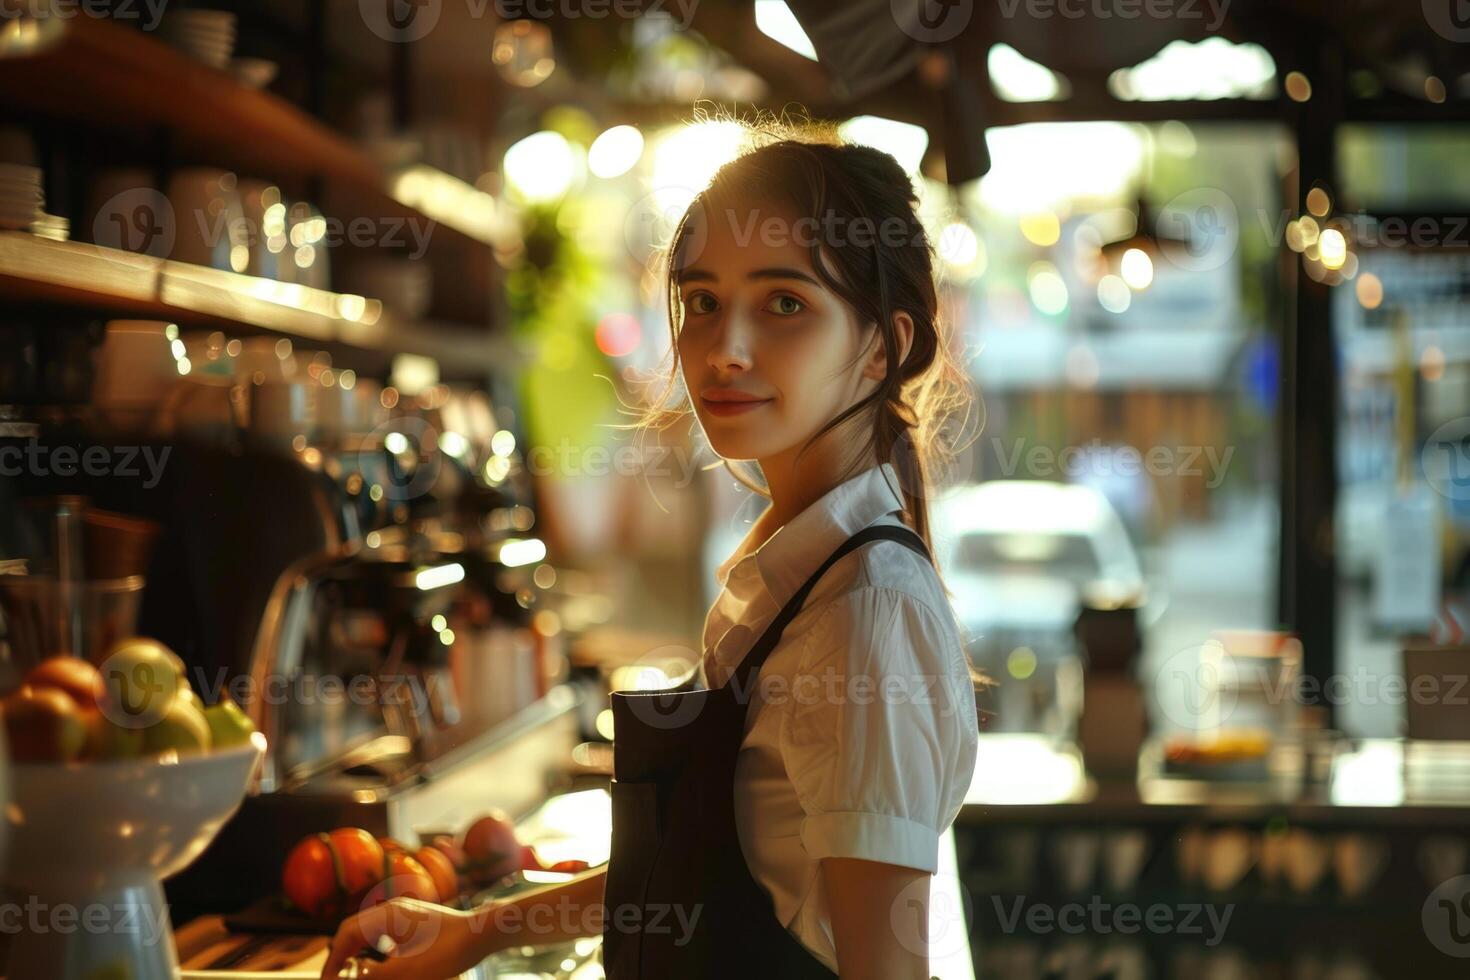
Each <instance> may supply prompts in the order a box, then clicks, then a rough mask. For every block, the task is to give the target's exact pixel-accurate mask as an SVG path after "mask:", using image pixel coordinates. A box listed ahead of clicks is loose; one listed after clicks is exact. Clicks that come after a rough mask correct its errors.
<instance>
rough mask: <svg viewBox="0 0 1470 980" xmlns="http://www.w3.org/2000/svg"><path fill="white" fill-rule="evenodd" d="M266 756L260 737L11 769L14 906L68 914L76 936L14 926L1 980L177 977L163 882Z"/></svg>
mask: <svg viewBox="0 0 1470 980" xmlns="http://www.w3.org/2000/svg"><path fill="white" fill-rule="evenodd" d="M264 751H265V738H264V736H262V735H259V734H256V735H254V736H252V738H251V741H250V742H248V743H246V744H244V745H239V746H233V747H230V748H226V749H221V750H219V751H212V752H205V753H200V754H186V755H182V756H178V755H164V756H150V757H145V758H141V759H125V760H119V761H112V762H86V763H72V764H60V763H53V764H45V763H34V764H27V765H12V766H11V767H10V774H11V798H10V804H9V806H8V807H6V810H5V813H6V824H7V826H8V831H9V834H10V848H9V860H8V861H7V866H6V869H5V884H6V887H7V888H8V889H9V890H10V893H11V897H12V899H13V900H25V901H31V900H34V901H35V902H36V903H37V905H38V906H39V907H41V908H42V909H44V910H58V909H69V910H70V912H69V913H68V914H70V915H71V916H72V920H71V921H72V925H73V926H74V928H70V929H67V930H62V929H61V928H56V929H49V930H42V931H35V932H32V931H29V929H28V926H29V923H28V922H22V923H21V927H22V928H21V931H20V932H18V933H16V934H15V935H14V937H13V938H12V941H11V947H10V958H9V962H8V963H7V964H6V971H5V976H6V978H7V980H85V978H91V977H114V976H115V977H123V976H127V977H138V978H143V977H149V978H175V977H178V976H179V963H178V957H177V954H176V953H175V951H174V940H173V929H172V928H171V926H170V924H169V919H168V906H167V904H166V903H165V901H164V896H163V889H162V887H161V886H160V884H159V882H160V880H161V879H163V878H167V877H169V876H170V875H174V874H177V873H178V872H179V871H182V870H183V869H184V868H185V867H187V866H188V865H189V863H190V862H192V861H193V860H194V859H195V858H197V857H198V856H199V855H200V854H201V853H203V851H204V849H205V848H206V847H208V846H209V843H210V841H212V840H214V837H215V835H216V834H217V833H219V830H220V828H221V827H223V826H224V825H225V822H226V821H227V820H229V819H230V817H231V816H233V815H234V813H235V811H236V810H237V809H239V807H240V803H241V801H242V800H243V799H244V798H245V792H246V789H247V788H248V787H249V785H250V782H251V779H252V778H253V775H254V773H255V768H256V766H257V765H259V763H260V759H261V756H262V755H263V754H264ZM22 896H23V899H22V898H21V897H22ZM88 910H98V911H91V912H89V911H88ZM89 915H90V918H89V917H88V916H89ZM42 921H47V920H42Z"/></svg>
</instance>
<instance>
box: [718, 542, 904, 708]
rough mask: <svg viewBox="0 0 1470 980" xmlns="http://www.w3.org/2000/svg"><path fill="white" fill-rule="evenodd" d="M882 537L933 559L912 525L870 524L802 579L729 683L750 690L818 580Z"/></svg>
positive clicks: (741, 689)
mask: <svg viewBox="0 0 1470 980" xmlns="http://www.w3.org/2000/svg"><path fill="white" fill-rule="evenodd" d="M878 540H887V541H897V542H898V543H899V544H902V545H905V546H907V547H908V548H910V549H911V550H913V551H915V552H917V553H918V554H920V555H922V556H923V558H924V560H925V561H929V560H931V559H930V557H929V549H928V548H926V547H925V546H924V539H923V538H921V537H919V536H918V534H916V533H915V532H914V531H913V529H912V528H909V527H905V526H901V525H897V524H870V525H868V526H867V527H865V528H863V529H862V530H861V531H858V532H857V533H856V534H854V535H853V536H852V537H850V538H848V539H847V540H846V541H844V542H843V543H842V544H841V545H839V546H838V548H837V550H836V551H834V552H832V554H831V556H830V557H828V558H827V560H826V561H824V562H822V565H821V567H820V568H818V569H817V570H816V571H815V572H812V574H811V575H810V576H809V577H808V578H807V580H806V581H805V582H804V583H802V586H801V588H799V589H797V590H796V592H795V593H794V594H793V595H792V596H791V598H790V599H787V600H786V604H785V605H784V606H782V607H781V611H780V612H778V613H777V614H776V618H775V619H773V620H771V623H770V625H769V626H767V627H766V628H765V631H764V632H763V633H761V636H760V639H758V640H756V641H755V646H753V647H751V648H750V652H749V653H747V654H746V655H745V659H744V660H742V661H741V662H740V666H739V667H737V668H736V669H735V673H734V674H733V675H731V677H730V680H729V681H727V683H730V682H734V683H736V684H737V685H738V686H737V687H735V688H734V690H735V691H736V692H744V691H749V690H750V679H751V678H752V677H753V676H755V674H756V673H757V672H758V671H759V670H760V669H761V666H762V665H763V664H764V663H765V662H766V657H768V656H770V653H771V651H772V650H774V649H775V648H776V644H778V643H779V642H781V634H782V633H783V632H784V631H785V629H786V625H787V624H788V623H790V622H791V621H792V620H793V619H795V618H796V614H797V613H799V612H800V611H801V607H802V605H803V604H805V602H806V597H807V596H808V595H809V594H810V593H811V591H812V589H813V588H814V587H815V586H816V584H817V581H818V580H819V579H820V578H821V577H822V576H823V575H824V574H826V572H827V569H829V568H831V567H832V566H833V565H835V564H837V562H838V561H839V560H840V559H841V558H842V557H843V556H844V555H846V554H847V553H848V552H851V551H856V550H857V549H858V548H861V547H862V546H863V545H865V544H867V543H868V542H869V541H878Z"/></svg>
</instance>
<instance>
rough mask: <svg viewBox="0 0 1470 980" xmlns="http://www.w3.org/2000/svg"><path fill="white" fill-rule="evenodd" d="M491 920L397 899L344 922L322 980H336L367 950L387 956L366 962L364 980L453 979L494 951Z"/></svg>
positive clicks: (440, 906)
mask: <svg viewBox="0 0 1470 980" xmlns="http://www.w3.org/2000/svg"><path fill="white" fill-rule="evenodd" d="M487 921H488V919H487V918H485V917H482V916H479V915H477V913H475V912H461V911H458V910H457V909H450V908H445V907H444V906H442V905H434V904H432V903H430V902H421V901H419V900H417V899H413V898H395V899H392V900H391V901H388V902H384V903H383V904H382V905H376V906H374V907H373V908H370V909H367V910H366V911H364V912H360V913H358V914H357V915H354V916H352V917H351V918H349V919H347V920H345V921H344V922H343V923H342V925H341V926H339V927H338V928H337V935H336V936H335V937H334V938H333V939H332V951H331V953H329V954H328V956H327V962H326V965H325V966H323V967H322V978H323V980H337V978H338V976H340V974H341V972H342V970H343V968H344V967H346V966H347V961H348V960H349V959H350V958H351V957H354V956H357V955H359V954H361V953H362V951H363V950H364V949H365V948H367V949H376V950H378V951H380V952H382V953H385V954H387V957H388V958H387V960H385V961H384V962H382V963H378V962H376V961H373V960H370V959H367V958H366V957H364V958H363V959H362V961H361V963H362V968H361V969H360V971H359V973H358V976H360V977H363V978H364V980H368V978H372V980H452V978H455V977H458V976H459V975H460V974H461V973H464V972H465V971H467V970H470V969H473V968H474V967H475V966H476V965H477V964H479V963H480V961H482V960H483V959H484V958H485V957H486V956H488V955H489V954H490V952H492V951H493V946H492V941H493V937H491V936H486V935H484V933H485V932H486V922H487Z"/></svg>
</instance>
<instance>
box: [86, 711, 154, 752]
mask: <svg viewBox="0 0 1470 980" xmlns="http://www.w3.org/2000/svg"><path fill="white" fill-rule="evenodd" d="M83 718H84V720H85V721H86V724H87V747H86V749H85V750H84V751H83V753H82V756H83V758H86V759H134V758H137V757H138V756H140V755H142V754H143V730H142V729H141V728H125V727H123V726H122V725H119V724H118V723H117V722H115V721H113V720H112V719H111V718H109V717H107V715H105V714H103V713H102V711H101V710H100V709H97V708H93V709H92V710H90V711H85V712H83Z"/></svg>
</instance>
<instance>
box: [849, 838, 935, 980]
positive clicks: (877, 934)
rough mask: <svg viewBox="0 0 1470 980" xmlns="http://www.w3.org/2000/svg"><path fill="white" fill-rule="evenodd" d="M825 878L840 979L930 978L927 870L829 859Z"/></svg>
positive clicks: (854, 860)
mask: <svg viewBox="0 0 1470 980" xmlns="http://www.w3.org/2000/svg"><path fill="white" fill-rule="evenodd" d="M822 877H823V881H824V883H825V884H826V887H827V907H828V909H829V911H830V913H831V916H832V939H833V941H834V942H835V943H836V944H837V972H838V974H839V975H840V976H841V977H842V980H870V978H871V980H927V978H928V976H929V953H928V948H927V937H928V934H929V932H928V930H929V879H930V875H929V873H928V872H927V871H920V870H918V869H916V868H905V867H901V866H899V865H897V864H884V863H881V862H878V861H866V860H863V859H862V858H840V857H829V858H823V859H822Z"/></svg>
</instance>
